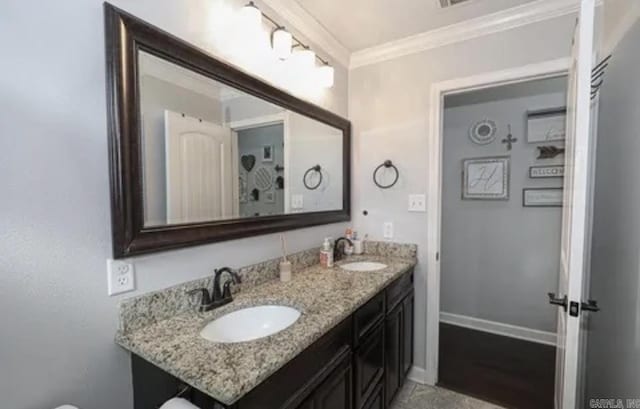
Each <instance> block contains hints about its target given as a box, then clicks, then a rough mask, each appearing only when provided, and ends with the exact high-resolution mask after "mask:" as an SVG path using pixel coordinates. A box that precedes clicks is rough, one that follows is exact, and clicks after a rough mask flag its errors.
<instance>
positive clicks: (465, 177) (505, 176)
mask: <svg viewBox="0 0 640 409" xmlns="http://www.w3.org/2000/svg"><path fill="white" fill-rule="evenodd" d="M462 199H463V200H508V199H509V158H508V157H506V156H498V157H488V158H470V159H464V160H463V161H462Z"/></svg>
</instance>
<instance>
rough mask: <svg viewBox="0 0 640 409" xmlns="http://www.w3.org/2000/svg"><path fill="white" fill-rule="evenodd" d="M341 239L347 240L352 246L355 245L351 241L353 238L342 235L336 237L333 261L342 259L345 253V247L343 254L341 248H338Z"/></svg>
mask: <svg viewBox="0 0 640 409" xmlns="http://www.w3.org/2000/svg"><path fill="white" fill-rule="evenodd" d="M341 241H346V242H347V243H349V245H350V246H353V243H352V242H351V240H349V239H348V238H346V237H340V238H338V239H336V241H335V242H334V243H333V261H338V260H340V259H341V258H342V255H343V254H344V249H343V251H342V254H340V250H339V248H338V243H340V242H341Z"/></svg>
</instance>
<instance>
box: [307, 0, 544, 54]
mask: <svg viewBox="0 0 640 409" xmlns="http://www.w3.org/2000/svg"><path fill="white" fill-rule="evenodd" d="M295 1H296V2H297V3H298V4H299V5H300V6H301V7H302V8H304V9H305V10H306V11H307V12H308V13H309V14H310V15H311V16H313V17H314V18H315V19H316V20H317V21H318V22H319V23H320V24H321V25H322V26H324V28H326V30H327V31H329V32H330V33H331V34H332V35H333V36H334V37H335V38H336V39H337V40H338V41H339V42H340V43H342V45H344V46H345V47H346V48H347V49H348V50H349V51H351V52H354V51H358V50H362V49H364V48H368V47H372V46H375V45H379V44H383V43H386V42H389V41H393V40H398V39H401V38H404V37H407V36H410V35H413V34H418V33H422V32H425V31H430V30H434V29H437V28H440V27H444V26H447V25H451V24H455V23H460V22H463V21H465V20H468V19H471V18H475V17H481V16H483V15H487V14H491V13H495V12H498V11H501V10H504V9H508V8H511V7H515V6H519V5H522V4H525V3H529V2H531V1H533V0H468V1H466V2H464V3H461V4H457V5H454V6H450V7H447V8H441V7H440V6H439V1H440V0H295Z"/></svg>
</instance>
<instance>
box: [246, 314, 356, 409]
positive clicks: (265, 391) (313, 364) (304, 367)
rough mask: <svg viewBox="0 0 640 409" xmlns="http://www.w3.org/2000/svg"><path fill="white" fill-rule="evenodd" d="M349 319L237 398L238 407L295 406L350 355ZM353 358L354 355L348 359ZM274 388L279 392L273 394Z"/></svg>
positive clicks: (250, 408) (252, 408)
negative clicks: (338, 362)
mask: <svg viewBox="0 0 640 409" xmlns="http://www.w3.org/2000/svg"><path fill="white" fill-rule="evenodd" d="M351 322H352V321H351V319H349V318H347V319H346V320H344V321H342V323H340V324H338V326H337V327H335V328H334V329H332V330H331V331H330V332H329V333H328V334H326V335H324V336H323V337H322V338H320V340H318V341H316V342H315V343H314V344H313V345H311V346H310V347H309V348H307V349H305V350H304V351H303V352H302V353H300V355H298V356H297V357H296V358H294V359H293V360H292V361H291V362H289V363H288V364H286V365H285V366H283V367H282V368H281V369H279V370H278V371H277V372H276V373H275V374H273V375H271V376H270V377H268V378H267V379H266V380H265V381H264V382H262V383H261V384H260V385H258V386H257V387H256V388H255V389H253V390H252V391H251V392H249V393H248V394H247V395H245V396H244V397H243V398H241V399H240V401H238V403H237V404H236V406H235V408H237V409H264V408H274V409H275V408H295V407H298V406H300V404H301V403H302V402H303V401H304V400H305V399H306V398H307V397H308V396H309V394H310V393H311V392H312V391H313V390H314V389H315V388H316V387H317V386H318V384H319V383H320V382H322V380H323V378H324V377H325V376H326V375H327V372H326V371H327V370H332V367H333V366H334V365H335V362H337V361H336V360H337V359H339V360H342V359H343V357H344V356H345V354H348V355H349V356H350V352H349V351H350V350H351V348H350V344H351V339H352V331H351V329H352V325H351ZM349 359H351V358H349ZM273 391H278V393H274V392H273Z"/></svg>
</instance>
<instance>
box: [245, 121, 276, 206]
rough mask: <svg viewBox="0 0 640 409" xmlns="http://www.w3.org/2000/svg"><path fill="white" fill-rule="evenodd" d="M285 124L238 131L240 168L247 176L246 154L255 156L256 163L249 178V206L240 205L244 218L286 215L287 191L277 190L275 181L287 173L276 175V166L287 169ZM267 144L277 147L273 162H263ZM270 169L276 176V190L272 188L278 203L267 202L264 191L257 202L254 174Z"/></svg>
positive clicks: (274, 149)
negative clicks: (254, 190) (257, 215)
mask: <svg viewBox="0 0 640 409" xmlns="http://www.w3.org/2000/svg"><path fill="white" fill-rule="evenodd" d="M283 138H284V135H283V125H282V124H280V125H270V126H262V127H260V128H250V129H245V130H243V131H238V166H239V168H240V170H239V171H240V172H244V173H246V170H245V169H244V168H243V167H242V164H241V163H240V158H241V157H242V156H243V155H254V156H255V157H256V164H255V166H254V167H253V169H251V172H248V178H247V199H248V201H247V202H246V203H240V216H245V217H246V216H253V215H255V214H256V213H259V214H260V215H263V216H265V215H270V214H283V213H284V189H276V188H275V186H276V184H275V178H276V177H277V176H283V175H284V173H283V172H276V170H275V169H274V168H275V166H276V165H280V166H284V142H283ZM264 145H271V146H273V162H262V147H263V146H264ZM262 166H265V167H267V168H268V169H269V170H270V171H271V172H272V173H273V175H274V177H273V180H274V182H273V187H272V188H271V189H270V190H272V191H273V192H274V196H275V202H274V203H267V202H265V193H266V192H260V197H259V200H258V201H257V202H254V201H253V200H251V194H250V193H251V191H252V190H253V189H254V188H255V187H256V186H255V183H254V175H255V173H256V171H257V170H258V169H259V168H260V167H262Z"/></svg>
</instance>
